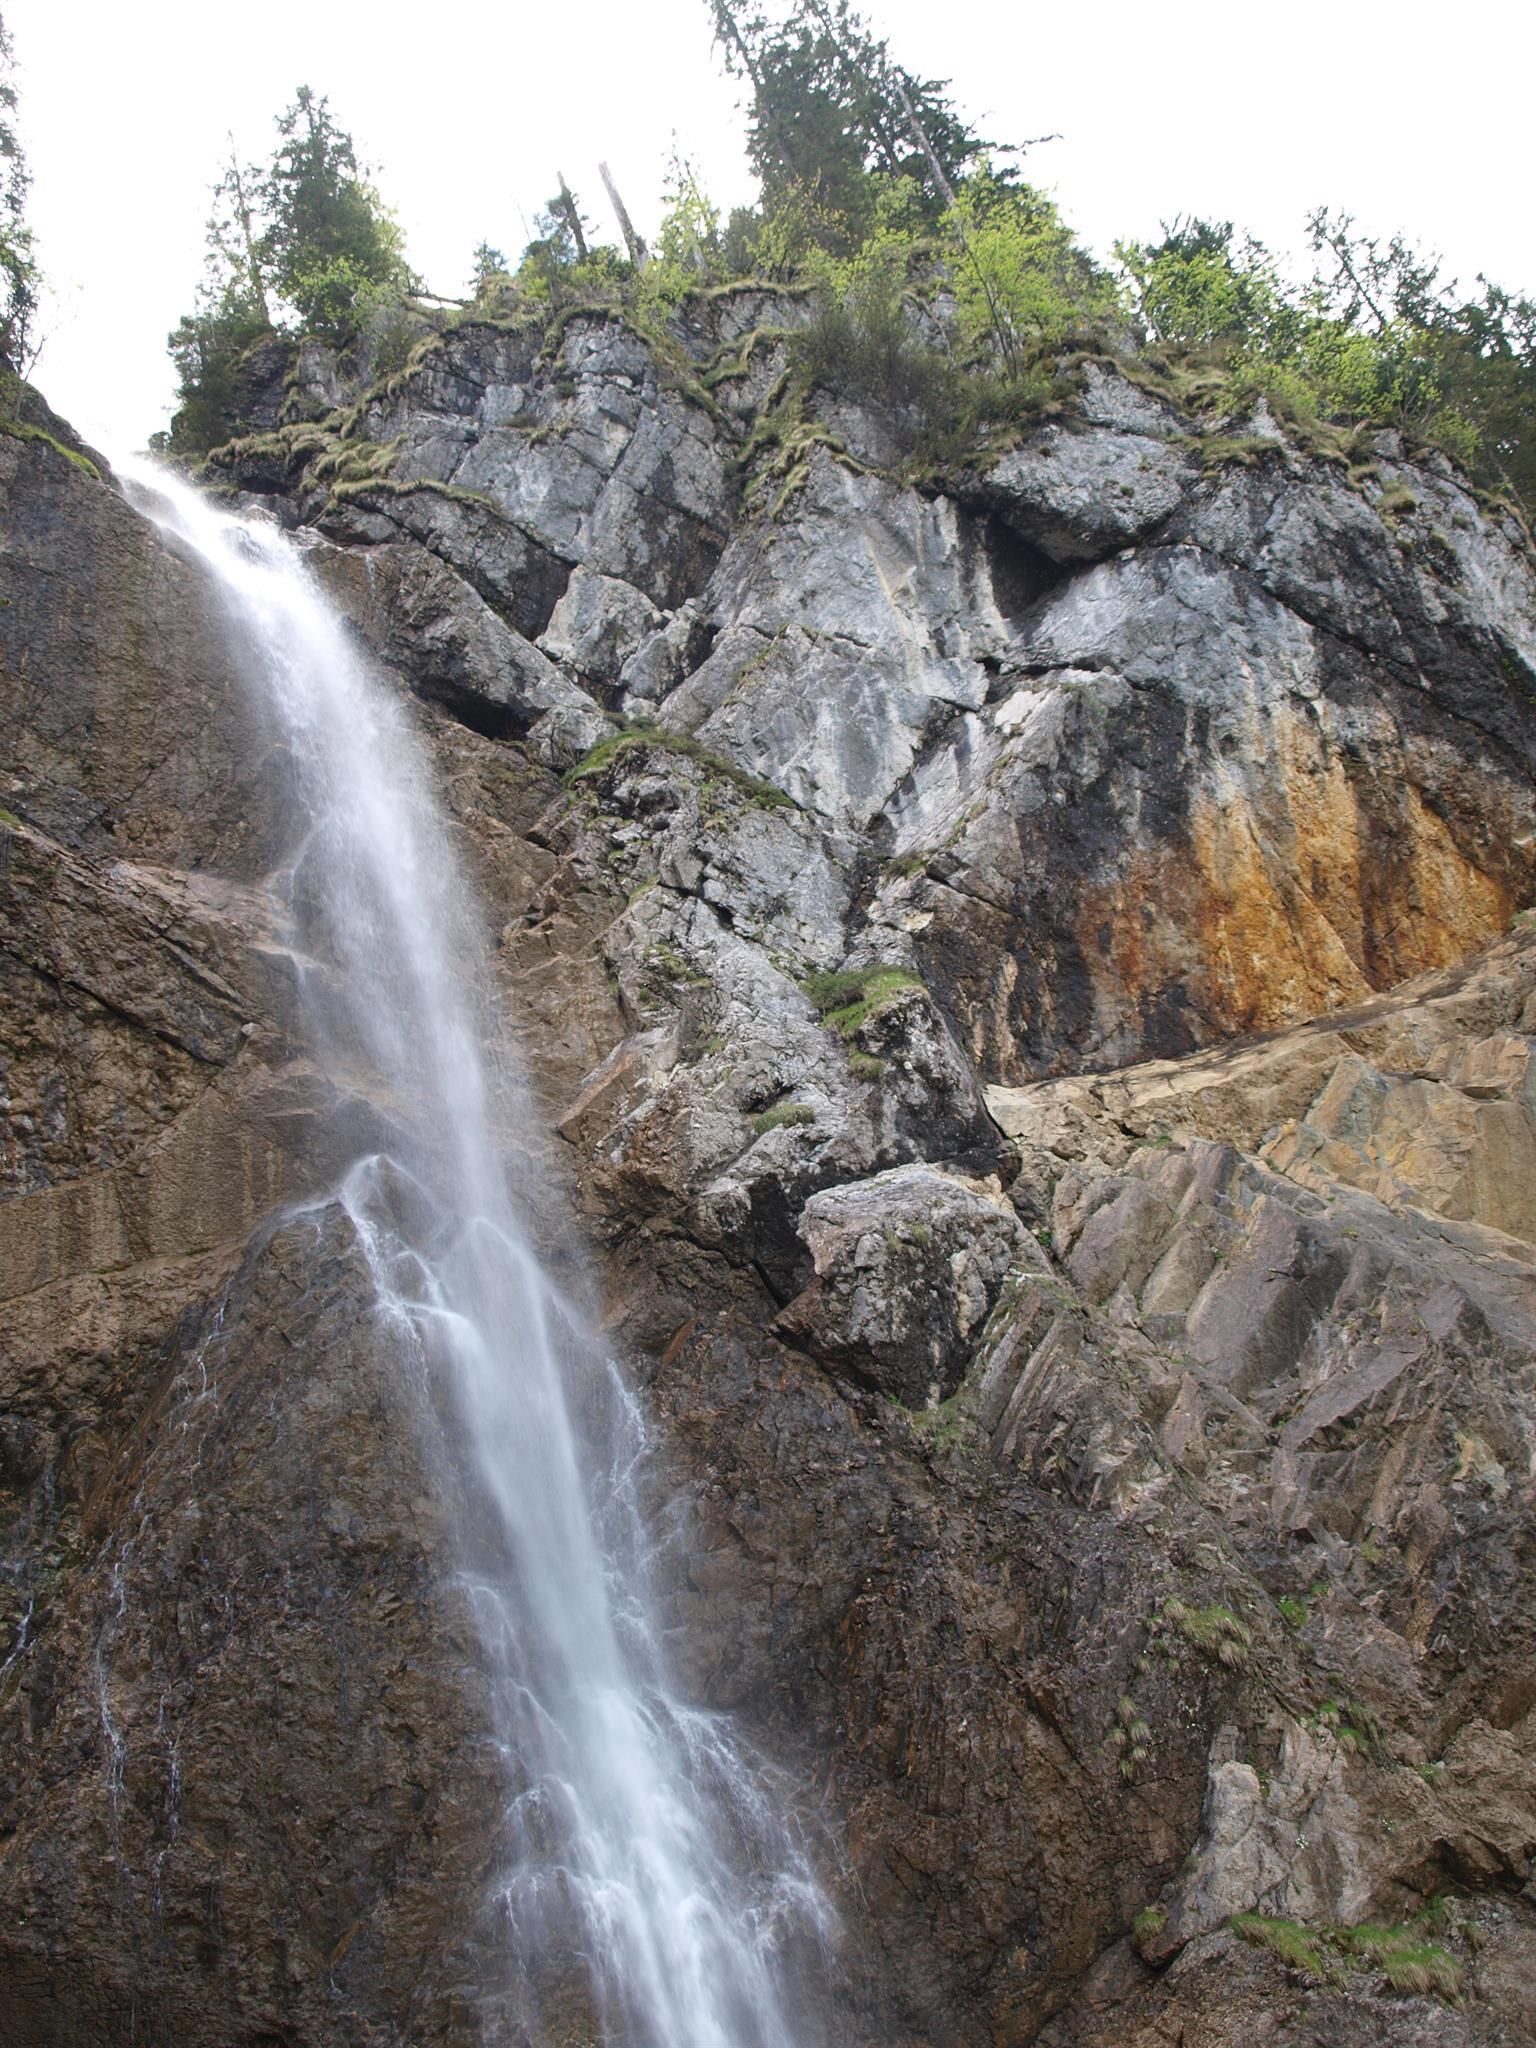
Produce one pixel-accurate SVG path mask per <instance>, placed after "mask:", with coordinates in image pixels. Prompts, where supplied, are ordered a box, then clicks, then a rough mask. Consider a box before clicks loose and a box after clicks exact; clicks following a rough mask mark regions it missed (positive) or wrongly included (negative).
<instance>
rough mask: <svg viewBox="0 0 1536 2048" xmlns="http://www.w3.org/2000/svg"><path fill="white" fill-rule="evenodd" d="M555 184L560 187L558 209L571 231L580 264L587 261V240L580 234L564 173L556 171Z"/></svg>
mask: <svg viewBox="0 0 1536 2048" xmlns="http://www.w3.org/2000/svg"><path fill="white" fill-rule="evenodd" d="M555 182H556V183H557V184H558V185H559V187H560V208H561V211H562V212H563V213H564V215H565V224H566V226H567V227H568V228H569V229H570V231H571V240H572V241H573V242H574V243H575V244H576V258H577V261H578V262H580V263H585V262H586V260H587V238H586V236H585V235H584V234H583V233H582V232H581V215H580V213H578V212H577V210H576V202H575V200H574V199H573V198H572V197H571V188H570V186H569V185H567V184H566V182H565V173H564V172H563V171H556V173H555Z"/></svg>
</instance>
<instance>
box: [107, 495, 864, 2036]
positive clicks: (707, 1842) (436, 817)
mask: <svg viewBox="0 0 1536 2048" xmlns="http://www.w3.org/2000/svg"><path fill="white" fill-rule="evenodd" d="M133 488H134V489H135V491H136V495H137V500H138V502H139V503H140V505H141V509H143V510H144V511H145V512H146V513H147V514H148V515H149V516H150V517H152V518H154V519H155V520H156V521H157V522H158V523H159V524H160V525H161V526H162V527H163V528H164V529H165V530H167V531H168V532H170V533H173V534H175V535H176V536H177V537H178V538H179V540H180V542H181V544H182V545H183V546H186V547H190V548H191V549H193V550H195V551H196V553H197V554H198V555H199V556H200V557H201V558H202V559H203V560H204V562H205V563H206V564H207V566H208V568H209V570H210V571H211V572H212V574H213V575H214V576H215V577H216V578H217V580H218V584H219V586H220V588H221V590H222V593H223V597H224V601H225V602H226V604H227V605H228V607H229V608H230V610H231V612H232V614H233V615H234V617H235V618H236V620H237V622H238V623H239V625H240V627H241V631H242V638H243V640H244V642H245V644H246V646H247V647H248V649H249V652H250V656H251V665H252V667H253V670H254V671H255V672H256V673H257V674H258V675H259V677H260V680H261V684H262V688H263V691H264V693H265V701H266V709H267V714H268V716H269V717H270V719H271V721H272V723H273V726H274V730H275V732H276V734H277V736H278V737H279V738H280V740H281V741H282V743H283V744H284V746H285V749H286V752H287V754H288V756H289V757H290V758H291V761H292V776H293V784H294V790H293V795H294V803H295V811H296V822H295V846H294V850H293V853H292V857H291V860H290V862H289V864H288V866H287V868H286V870H285V872H284V874H283V876H282V878H281V889H280V893H281V896H282V899H283V900H282V904H281V909H282V914H283V916H284V917H285V919H286V921H287V925H288V931H289V941H290V945H291V947H292V951H293V955H294V958H295V961H296V963H297V965H298V968H299V972H300V976H301V981H302V984H303V990H304V998H305V1016H306V1019H307V1022H308V1026H309V1033H310V1036H311V1038H312V1041H313V1051H314V1053H315V1056H316V1057H317V1058H318V1059H319V1060H320V1061H321V1062H322V1063H323V1064H324V1065H325V1066H326V1068H327V1069H328V1071H329V1072H330V1073H331V1075H332V1076H333V1078H334V1079H335V1080H336V1081H337V1083H338V1084H339V1085H340V1086H341V1087H343V1088H344V1089H346V1090H349V1091H351V1092H353V1093H354V1094H355V1093H357V1092H363V1093H366V1095H367V1096H368V1098H369V1100H370V1101H371V1102H372V1103H373V1105H374V1107H375V1109H376V1110H377V1111H378V1113H379V1118H380V1122H381V1124H382V1126H383V1127H384V1128H386V1129H388V1130H389V1131H390V1132H391V1133H392V1135H391V1137H390V1140H389V1146H388V1150H387V1152H384V1151H381V1152H379V1153H377V1154H375V1155H374V1156H370V1157H367V1158H362V1159H359V1160H358V1161H356V1163H355V1164H354V1165H353V1166H352V1167H351V1169H350V1171H349V1172H348V1173H347V1175H346V1177H345V1179H344V1181H343V1184H342V1186H341V1188H340V1190H339V1199H340V1201H341V1204H342V1206H343V1207H344V1209H345V1211H346V1213H347V1215H348V1216H349V1217H350V1219H351V1223H352V1225H353V1228H354V1229H355V1232H356V1236H357V1241H358V1243H359V1245H360V1247H361V1249H362V1252H363V1254H364V1255H365V1257H366V1260H367V1263H368V1268H369V1270H370V1272H371V1274H372V1277H373V1282H374V1286H375V1290H376V1300H377V1308H378V1315H379V1321H380V1327H381V1333H384V1334H386V1335H388V1336H389V1337H390V1338H391V1339H392V1340H393V1341H394V1342H395V1343H396V1344H397V1346H398V1348H399V1350H400V1353H401V1357H402V1364H403V1366H404V1367H405V1369H407V1370H409V1371H411V1372H413V1373H415V1374H417V1375H419V1376H420V1380H421V1383H422V1385H423V1386H425V1387H426V1388H427V1389H428V1390H429V1399H428V1401H427V1402H425V1403H424V1404H423V1406H424V1407H426V1408H427V1409H428V1410H429V1411H430V1412H431V1413H433V1414H434V1415H435V1416H436V1417H437V1418H438V1421H437V1428H438V1432H439V1435H438V1442H437V1445H436V1451H435V1455H436V1457H437V1461H438V1463H439V1465H440V1468H441V1469H442V1471H443V1473H444V1475H445V1484H446V1485H447V1486H448V1487H449V1488H450V1490H451V1492H452V1494H453V1496H454V1497H455V1499H456V1501H457V1502H458V1506H457V1508H456V1511H455V1521H456V1526H457V1529H458V1533H459V1539H460V1555H459V1564H460V1569H461V1572H462V1577H463V1582H464V1586H465V1589H466V1591H467V1593H468V1596H469V1599H470V1601H471V1604H472V1607H473V1610H474V1613H475V1617H476V1621H477V1625H478V1629H479V1635H480V1641H481V1645H482V1651H483V1657H484V1662H485V1664H486V1667H487V1669H488V1672H489V1674H490V1679H491V1685H492V1690H493V1694H494V1698H495V1703H496V1705H495V1712H496V1717H497V1726H496V1728H495V1730H494V1731H493V1733H494V1735H495V1738H496V1739H497V1740H498V1742H499V1743H500V1745H501V1748H502V1751H503V1754H504V1756H505V1759H506V1784H507V1799H506V1813H505V1824H504V1830H503V1835H502V1839H501V1846H500V1859H501V1860H500V1865H499V1873H498V1878H497V1899H498V1903H499V1906H500V1908H501V1910H502V1911H503V1912H504V1914H505V1918H506V1926H507V1937H508V1955H509V1958H510V1973H511V1975H512V1976H513V1977H514V1978H515V1977H516V1975H517V1974H518V1972H519V1970H521V1971H522V1974H523V1975H524V1976H525V1977H530V1978H531V1976H532V1974H533V1971H532V1970H531V1968H530V1967H529V1959H530V1958H538V1957H541V1956H547V1955H548V1954H550V1953H551V1952H552V1951H558V1952H559V1953H560V1954H562V1955H565V1956H567V1957H569V1956H570V1955H571V1954H573V1953H574V1954H579V1955H580V1956H581V1957H582V1958H583V1960H584V1963H585V1967H586V1969H587V1971H588V1973H589V1976H590V1982H591V1991H592V1999H593V2004H594V2008H595V2011H596V2013H597V2015H598V2018H599V2022H600V2025H601V2028H602V2031H603V2038H604V2040H605V2041H607V2042H611V2043H615V2044H619V2043H622V2044H624V2048H787V2044H788V2043H790V2042H791V2041H793V2040H795V2039H796V2038H798V2032H797V2023H796V2022H795V2021H794V2020H793V2019H792V2018H791V2017H790V2009H791V2004H792V1998H791V1992H790V1990H789V1989H788V1988H786V1979H787V1978H788V1977H789V1975H790V1972H789V1970H788V1967H787V1964H786V1960H785V1959H786V1955H787V1953H788V1951H789V1950H790V1949H791V1948H792V1947H794V1946H796V1945H797V1944H798V1945H799V1946H802V1947H807V1946H809V1947H812V1948H814V1946H815V1945H816V1944H817V1943H819V1942H822V1941H823V1940H824V1939H825V1937H826V1935H827V1934H828V1932H829V1915H828V1908H827V1906H826V1904H825V1901H824V1900H823V1898H822V1896H821V1894H820V1892H819V1891H818V1889H817V1886H816V1883H815V1880H814V1877H813V1875H812V1873H811V1870H810V1867H809V1865H808V1863H807V1861H806V1859H805V1857H804V1855H803V1854H802V1853H801V1852H800V1850H799V1849H798V1847H797V1844H796V1841H795V1839H794V1837H793V1836H792V1835H791V1833H790V1832H789V1831H788V1829H787V1826H786V1824H785V1823H784V1821H783V1820H782V1818H781V1817H780V1814H779V1810H778V1809H779V1808H780V1807H781V1806H782V1804H783V1802H782V1801H780V1800H776V1799H774V1798H773V1797H772V1796H771V1795H770V1793H769V1792H768V1791H767V1790H766V1789H765V1785H764V1781H763V1779H762V1777H761V1776H760V1774H759V1772H758V1771H757V1770H756V1769H755V1768H753V1767H751V1766H749V1763H748V1762H747V1760H746V1759H745V1757H744V1755H743V1753H742V1751H741V1749H740V1747H739V1745H738V1744H737V1742H736V1741H735V1740H734V1738H733V1736H732V1733H731V1731H730V1729H729V1727H728V1726H727V1725H726V1723H725V1722H724V1721H723V1720H722V1718H721V1717H719V1716H717V1715H713V1714H709V1713H706V1712H703V1711H700V1710H698V1709H696V1708H692V1707H690V1706H688V1705H687V1704H685V1703H684V1702H683V1701H681V1700H680V1699H679V1698H678V1697H676V1696H675V1694H674V1692H673V1691H672V1689H671V1687H670V1685H669V1682H668V1678H667V1674H666V1671H665V1668H664V1663H663V1660H662V1658H661V1656H660V1653H659V1648H658V1643H657V1636H656V1629H655V1625H654V1622H653V1620H652V1617H651V1613H650V1603H649V1600H648V1597H647V1590H646V1569H645V1561H646V1543H645V1538H644V1531H643V1529H642V1527H641V1520H640V1515H639V1511H638V1506H637V1499H636V1486H635V1481H634V1477H633V1475H634V1471H635V1467H636V1463H637V1460H638V1459H639V1458H640V1456H641V1453H642V1452H643V1449H644V1424H643V1417H642V1415H641V1413H640V1410H639V1408H638V1406H637V1403H636V1401H635V1400H634V1398H633V1396H632V1394H631V1392H630V1390H629V1389H628V1387H627V1386H626V1384H625V1382H624V1380H623V1377H622V1375H621V1373H620V1372H619V1371H618V1369H617V1367H616V1366H615V1364H614V1363H613V1362H612V1361H611V1360H610V1359H608V1358H607V1357H606V1356H605V1355H604V1353H603V1351H602V1348H601V1346H600V1345H599V1344H598V1342H597V1341H596V1339H595V1337H594V1334H593V1332H592V1330H591V1329H590V1327H589V1326H588V1324H587V1321H586V1318H585V1317H584V1315H583V1314H582V1312H581V1310H580V1308H579V1306H578V1305H577V1304H575V1303H573V1301H572V1300H571V1299H570V1298H569V1297H568V1294H567V1292H566V1291H564V1290H562V1289H561V1288H560V1287H558V1286H557V1285H555V1284H554V1282H553V1281H552V1279H551V1277H550V1275H549V1273H548V1272H547V1271H546V1270H545V1268H544V1267H543V1265H542V1264H541V1262H540V1259H539V1258H538V1257H537V1256H536V1253H535V1250H534V1248H533V1246H532V1244H531V1242H530V1236H529V1232H528V1230H527V1228H526V1226H525V1223H524V1220H523V1218H524V1214H525V1213H526V1210H527V1206H528V1201H529V1199H530V1197H529V1195H527V1194H524V1193H521V1192H520V1190H519V1187H518V1184H517V1183H518V1171H517V1170H509V1167H508V1164H507V1158H506V1154H507V1152H508V1150H509V1148H508V1146H507V1144H506V1143H505V1140H504V1134H505V1133H506V1131H507V1129H508V1127H509V1124H510V1125H513V1126H515V1125H517V1124H518V1123H519V1122H520V1123H521V1125H522V1128H523V1129H524V1130H525V1131H526V1130H527V1129H528V1128H529V1126H528V1123H527V1119H528V1117H529V1115H530V1109H529V1103H528V1098H527V1094H526V1091H525V1090H524V1089H523V1087H522V1084H521V1082H520V1080H519V1078H518V1067H517V1061H516V1057H515V1053H514V1052H513V1051H512V1049H511V1040H510V1038H509V1036H508V1033H507V1031H506V1029H505V1028H504V1027H503V1025H502V1024H501V1023H500V1021H499V1020H498V1018H497V1014H496V1005H495V1001H494V997H493V993H492V988H491V976H490V974H489V972H488V969H487V965H486V948H485V945H484V941H483V939H482V937H481V933H480V920H479V915H478V912H477V910H476V908H475V906H474V903H473V901H472V892H471V891H470V889H469V887H468V885H467V883H466V881H465V879H464V877H463V876H462V875H461V874H460V873H459V871H458V869H457V867H456V865H455V861H454V858H453V849H452V844H451V839H450V835H449V833H448V830H447V829H446V827H445V824H444V822H443V819H442V817H441V816H440V814H439V812H438V809H437V807H436V805H435V803H434V801H433V797H432V794H431V791H430V787H429V774H428V767H427V762H426V759H425V755H424V750H423V748H422V746H421V745H420V743H419V742H418V740H417V738H416V736H415V735H414V733H413V731H412V726H411V717H410V714H409V710H408V707H407V705H406V704H404V703H402V702H401V701H400V699H399V697H398V696H397V695H395V694H393V693H392V692H391V691H390V690H389V689H387V688H386V687H385V685H384V684H383V683H382V682H381V681H380V680H379V679H378V678H377V677H375V676H374V675H372V674H371V673H370V672H369V670H368V668H367V666H366V664H365V663H364V661H363V660H362V659H361V658H360V657H359V655H358V654H357V653H356V652H355V651H354V649H353V647H352V645H351V642H350V640H349V638H348V635H347V633H346V632H345V631H344V629H343V628H342V626H341V624H340V622H339V621H338V619H337V618H336V617H335V616H334V615H333V613H332V612H331V610H330V608H329V606H328V605H327V603H326V601H325V600H324V598H323V596H322V595H321V593H320V591H319V589H318V587H317V586H316V584H315V582H314V581H313V579H312V578H311V576H310V574H309V572H308V570H307V568H306V565H305V562H304V559H303V555H302V552H301V551H300V549H299V548H298V547H296V546H295V544H294V543H293V542H292V541H290V540H289V539H287V538H286V537H285V536H284V535H282V534H281V533H280V532H279V531H278V530H277V529H276V528H275V527H273V526H270V525H268V524H266V523H264V522H261V521H259V520H256V521H241V520H236V519H232V518H229V517H226V516H224V515H223V514H221V513H219V512H217V511H215V510H214V509H213V508H212V507H210V506H209V505H207V504H206V503H204V502H203V501H202V500H201V499H200V498H198V497H197V496H196V495H195V494H194V493H193V492H191V491H189V490H188V489H187V488H185V487H184V486H183V485H181V484H179V483H178V482H176V481H175V480H174V479H173V478H171V477H168V476H167V475H165V474H164V473H162V472H160V471H158V470H150V469H147V468H146V469H144V470H142V471H141V472H139V476H138V481H137V483H136V484H135V485H134V486H133ZM512 1149H515V1148H512ZM533 1198H535V1199H536V1198H537V1191H534V1197H533ZM500 2024H501V2023H500V2022H497V2021H492V2022H491V2023H490V2025H489V2027H488V2031H489V2032H490V2033H491V2034H492V2036H493V2038H495V2039H498V2040H499V2039H500V2038H502V2036H501V2034H500V2033H499V2032H498V2031H497V2028H498V2026H499V2025H500ZM507 2024H509V2025H510V2024H511V2023H510V2022H508V2023H507ZM529 2024H530V2022H529V2021H528V2020H527V2019H526V2018H525V2019H523V2020H520V2021H519V2022H518V2025H519V2026H520V2027H526V2026H528V2025H529ZM532 2025H533V2026H534V2029H535V2031H534V2034H533V2038H534V2039H535V2040H538V2039H539V2034H538V2032H537V2022H536V2020H534V2021H533V2022H532ZM508 2038H511V2037H510V2036H509V2037H508ZM519 2038H526V2036H519Z"/></svg>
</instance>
